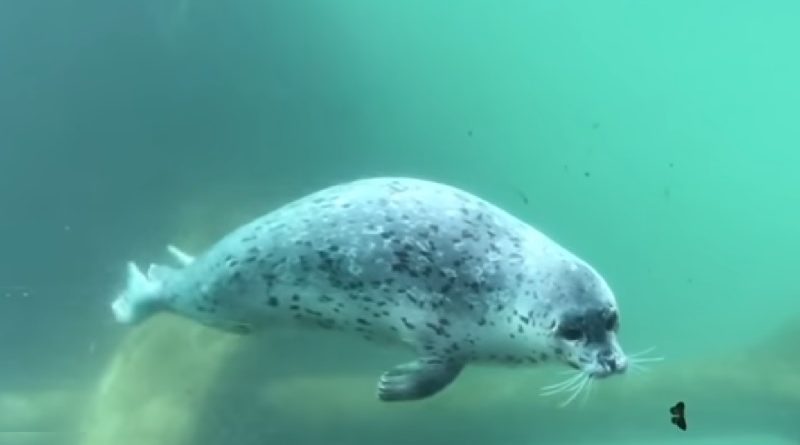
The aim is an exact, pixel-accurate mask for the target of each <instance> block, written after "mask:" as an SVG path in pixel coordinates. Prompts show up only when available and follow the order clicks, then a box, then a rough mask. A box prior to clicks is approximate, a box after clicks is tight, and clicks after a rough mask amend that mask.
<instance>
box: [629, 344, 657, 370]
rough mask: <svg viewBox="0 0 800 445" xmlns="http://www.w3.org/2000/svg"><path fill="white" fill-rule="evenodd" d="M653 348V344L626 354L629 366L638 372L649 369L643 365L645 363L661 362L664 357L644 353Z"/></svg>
mask: <svg viewBox="0 0 800 445" xmlns="http://www.w3.org/2000/svg"><path fill="white" fill-rule="evenodd" d="M653 350H655V346H651V347H649V348H647V349H644V350H642V351H639V352H637V353H635V354H631V355H629V356H628V363H629V364H630V366H631V369H633V370H635V371H639V372H647V371H649V370H650V369H649V368H648V367H647V366H645V363H654V362H661V361H664V357H661V356H650V357H646V354H648V353H650V352H652V351H653Z"/></svg>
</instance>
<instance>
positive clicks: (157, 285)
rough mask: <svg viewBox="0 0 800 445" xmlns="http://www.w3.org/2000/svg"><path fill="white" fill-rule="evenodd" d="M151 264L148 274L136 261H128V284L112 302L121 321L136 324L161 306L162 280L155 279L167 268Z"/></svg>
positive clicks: (112, 308)
mask: <svg viewBox="0 0 800 445" xmlns="http://www.w3.org/2000/svg"><path fill="white" fill-rule="evenodd" d="M160 267H163V266H151V267H150V270H149V271H148V272H149V274H150V276H149V277H148V276H146V275H145V274H143V273H142V271H141V270H139V267H138V266H136V264H134V263H132V262H131V263H128V286H127V287H126V288H125V290H124V291H123V292H122V293H121V294H120V295H119V296H118V297H117V298H116V299H115V300H114V302H113V303H112V304H111V310H112V311H113V312H114V318H116V320H117V321H118V322H120V323H125V324H135V323H138V322H140V321H142V320H144V319H145V318H147V317H149V316H150V315H152V314H153V313H155V312H156V311H157V310H158V309H159V308H160V307H161V301H160V295H161V281H159V280H156V279H154V278H155V276H157V275H160V274H162V273H164V272H166V270H159V268H160Z"/></svg>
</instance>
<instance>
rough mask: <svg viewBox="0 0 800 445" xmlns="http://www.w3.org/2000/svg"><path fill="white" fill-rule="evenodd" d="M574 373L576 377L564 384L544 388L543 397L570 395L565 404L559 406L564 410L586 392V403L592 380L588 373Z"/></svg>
mask: <svg viewBox="0 0 800 445" xmlns="http://www.w3.org/2000/svg"><path fill="white" fill-rule="evenodd" d="M572 372H574V373H575V375H573V376H572V377H569V378H567V379H566V380H564V381H562V382H559V383H555V384H552V385H547V386H545V387H543V388H542V396H545V397H549V396H554V395H558V394H562V393H568V394H569V397H567V398H566V399H565V400H564V401H563V402H561V403H560V404H559V406H560V407H562V408H563V407H565V406H567V405H569V404H570V403H572V401H573V400H575V398H576V397H578V395H580V394H581V393H582V392H584V399H583V403H585V400H586V398H587V397H588V392H589V391H588V390H589V389H590V388H591V385H592V378H591V376H590V375H589V374H588V373H586V372H584V371H572ZM584 390H585V391H584Z"/></svg>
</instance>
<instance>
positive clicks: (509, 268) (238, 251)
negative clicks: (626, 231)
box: [111, 177, 628, 401]
mask: <svg viewBox="0 0 800 445" xmlns="http://www.w3.org/2000/svg"><path fill="white" fill-rule="evenodd" d="M168 250H169V252H170V253H171V254H172V255H173V256H174V257H175V258H176V259H177V263H178V264H179V267H178V266H176V267H172V266H165V265H157V264H151V265H150V267H149V269H148V270H147V273H143V272H142V271H141V269H139V267H138V266H137V265H136V264H135V263H133V262H129V263H128V283H127V288H126V289H125V290H124V291H123V292H121V293H120V294H119V295H118V296H117V298H116V299H115V300H114V301H113V302H112V304H111V306H112V310H113V313H114V316H115V318H116V320H117V321H118V322H120V323H126V324H132V325H133V324H137V323H140V322H142V321H143V320H145V319H147V318H148V317H150V316H152V315H153V314H155V313H158V312H164V311H166V312H171V313H174V314H178V315H179V316H183V317H188V318H190V319H193V320H195V321H197V322H199V323H203V324H205V325H208V326H212V327H215V328H218V329H221V330H224V331H228V332H235V333H240V334H248V333H254V332H260V331H265V330H268V329H270V328H272V327H275V326H279V325H284V326H285V325H295V326H304V327H305V326H308V327H310V326H314V327H318V328H322V329H331V330H338V331H345V332H350V333H354V334H358V335H360V336H362V337H364V338H366V339H368V340H375V341H381V342H384V341H385V342H392V343H395V344H399V345H405V346H406V347H409V348H410V349H411V350H413V351H414V353H415V354H416V359H415V360H413V361H411V362H408V363H404V364H400V365H397V366H395V367H394V368H392V369H389V370H388V371H386V372H385V373H383V375H381V376H380V379H379V381H378V385H377V388H378V389H377V396H378V398H379V399H380V400H383V401H401V400H420V399H424V398H427V397H430V396H432V395H434V394H437V393H439V392H440V391H442V390H443V389H444V388H446V387H447V386H448V385H449V384H450V383H452V382H453V381H454V380H455V379H456V378H457V377H458V375H459V374H460V373H461V372H462V370H463V369H464V368H465V366H467V365H468V364H497V365H502V364H506V365H536V364H539V363H543V362H548V361H556V362H559V363H563V364H567V365H569V366H571V367H573V368H575V369H577V370H578V371H579V372H580V373H581V375H584V376H586V378H587V379H588V378H590V377H591V378H602V377H607V376H611V375H614V374H619V373H622V372H624V371H625V370H626V368H627V363H628V360H627V357H626V355H625V353H623V351H622V348H621V347H620V344H619V342H618V341H617V331H618V329H619V315H618V307H617V302H616V299H615V297H614V294H613V293H612V291H611V289H610V288H609V285H608V284H607V282H606V281H605V280H604V279H603V277H601V276H600V275H599V274H598V272H597V271H596V270H595V269H594V268H592V267H591V266H590V265H589V264H588V263H587V262H585V261H583V260H581V259H580V258H578V257H577V256H576V255H575V254H573V253H571V252H570V251H568V250H567V249H566V248H564V247H562V246H560V245H559V244H557V243H556V242H555V241H553V240H552V239H550V238H548V237H547V236H546V235H544V234H543V233H541V232H540V231H538V230H537V229H535V228H534V227H532V226H530V225H528V224H526V223H524V222H523V221H521V220H520V219H518V218H517V217H515V216H513V215H511V214H510V213H508V212H506V211H504V210H502V209H500V208H498V207H497V206H495V205H493V204H490V203H489V202H487V201H485V200H483V199H481V198H479V197H477V196H474V195H472V194H470V193H468V192H466V191H464V190H461V189H458V188H456V187H453V186H450V185H446V184H441V183H437V182H432V181H427V180H422V179H414V178H403V177H379V178H369V179H359V180H355V181H351V182H348V183H343V184H339V185H334V186H331V187H329V188H326V189H323V190H320V191H317V192H314V193H312V194H310V195H307V196H305V197H303V198H300V199H298V200H296V201H294V202H291V203H288V204H286V205H284V206H282V207H280V208H278V209H276V210H274V211H272V212H270V213H267V214H266V215H264V216H262V217H259V218H257V219H255V220H254V221H252V222H250V223H247V224H246V225H244V226H242V227H239V228H238V229H236V230H234V231H233V232H231V233H230V234H228V235H226V236H225V237H223V238H222V239H221V240H219V241H218V242H217V243H216V244H214V245H213V246H211V247H210V248H209V249H208V250H207V251H206V252H205V253H203V254H202V255H199V256H197V257H194V256H191V255H189V254H187V253H185V252H183V251H181V250H180V249H178V248H176V247H174V246H168Z"/></svg>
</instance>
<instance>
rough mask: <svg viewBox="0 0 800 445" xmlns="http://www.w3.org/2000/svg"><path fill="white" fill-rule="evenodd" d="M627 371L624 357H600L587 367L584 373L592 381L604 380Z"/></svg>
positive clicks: (626, 361) (626, 362) (626, 360)
mask: <svg viewBox="0 0 800 445" xmlns="http://www.w3.org/2000/svg"><path fill="white" fill-rule="evenodd" d="M627 370H628V359H627V358H626V357H625V356H616V357H602V358H598V359H597V361H595V362H594V363H592V364H591V365H589V366H587V368H586V369H585V372H586V373H587V374H589V376H590V377H592V378H594V379H604V378H606V377H611V376H613V375H617V374H624V373H625V371H627Z"/></svg>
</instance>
